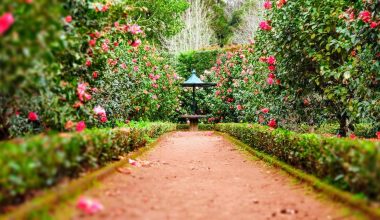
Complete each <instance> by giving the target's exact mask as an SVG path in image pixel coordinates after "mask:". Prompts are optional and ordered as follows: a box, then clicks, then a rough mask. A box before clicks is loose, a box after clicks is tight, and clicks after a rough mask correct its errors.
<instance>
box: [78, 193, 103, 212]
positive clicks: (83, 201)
mask: <svg viewBox="0 0 380 220" xmlns="http://www.w3.org/2000/svg"><path fill="white" fill-rule="evenodd" d="M76 207H77V208H78V209H79V210H81V211H82V212H83V213H85V214H88V215H92V214H95V213H98V212H100V211H102V210H103V209H104V207H103V205H102V204H101V203H100V202H98V201H95V200H93V199H91V198H86V197H80V198H79V199H78V202H77V205H76Z"/></svg>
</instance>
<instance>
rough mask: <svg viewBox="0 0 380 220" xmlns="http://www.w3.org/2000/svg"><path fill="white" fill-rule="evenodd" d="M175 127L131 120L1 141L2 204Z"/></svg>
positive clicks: (98, 164)
mask: <svg viewBox="0 0 380 220" xmlns="http://www.w3.org/2000/svg"><path fill="white" fill-rule="evenodd" d="M175 128H176V125H175V124H171V123H132V124H130V125H128V126H127V127H120V128H114V129H93V130H87V131H84V132H82V133H60V134H54V135H42V134H41V135H38V136H33V137H29V138H25V139H17V140H11V141H7V142H0V207H4V206H5V205H10V204H17V203H20V202H22V201H23V200H24V199H25V197H27V196H29V195H31V194H33V191H36V190H39V189H42V188H46V187H50V186H53V185H54V184H57V183H58V182H59V181H62V180H63V179H64V178H75V177H77V176H79V174H81V173H83V172H85V171H88V170H92V169H95V168H98V167H101V166H103V165H105V164H106V163H107V162H110V161H113V160H118V159H119V156H122V155H123V154H126V153H128V152H130V151H133V150H135V149H137V148H139V147H141V146H144V145H145V144H146V142H147V141H148V140H149V138H154V137H157V136H159V135H161V134H163V133H165V132H168V131H173V130H175ZM0 212H1V208H0Z"/></svg>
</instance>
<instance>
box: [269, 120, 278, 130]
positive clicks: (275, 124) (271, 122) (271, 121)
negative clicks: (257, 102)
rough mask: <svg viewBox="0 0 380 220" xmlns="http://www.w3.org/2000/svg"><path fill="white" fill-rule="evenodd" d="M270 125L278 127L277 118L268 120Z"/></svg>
mask: <svg viewBox="0 0 380 220" xmlns="http://www.w3.org/2000/svg"><path fill="white" fill-rule="evenodd" d="M268 126H269V127H271V128H276V127H277V123H276V120H275V119H271V120H270V121H269V122H268Z"/></svg>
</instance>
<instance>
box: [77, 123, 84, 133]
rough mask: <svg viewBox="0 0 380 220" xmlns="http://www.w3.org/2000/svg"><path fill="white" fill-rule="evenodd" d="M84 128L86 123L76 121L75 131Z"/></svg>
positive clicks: (80, 130)
mask: <svg viewBox="0 0 380 220" xmlns="http://www.w3.org/2000/svg"><path fill="white" fill-rule="evenodd" d="M84 129H86V123H85V122H84V121H80V122H78V123H77V126H76V130H77V132H82V131H83V130H84Z"/></svg>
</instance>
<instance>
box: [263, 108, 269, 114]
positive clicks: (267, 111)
mask: <svg viewBox="0 0 380 220" xmlns="http://www.w3.org/2000/svg"><path fill="white" fill-rule="evenodd" d="M261 112H262V113H264V114H268V113H269V108H263V109H261Z"/></svg>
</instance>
